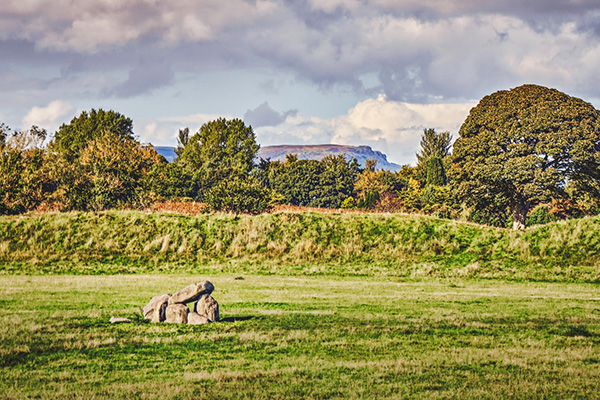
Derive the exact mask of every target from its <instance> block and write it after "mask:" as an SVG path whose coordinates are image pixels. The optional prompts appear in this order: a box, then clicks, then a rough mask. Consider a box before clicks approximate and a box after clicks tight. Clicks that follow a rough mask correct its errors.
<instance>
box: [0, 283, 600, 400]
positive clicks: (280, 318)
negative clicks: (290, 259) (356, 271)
mask: <svg viewBox="0 0 600 400" xmlns="http://www.w3.org/2000/svg"><path fill="white" fill-rule="evenodd" d="M204 279H208V280H210V281H211V282H213V283H214V285H215V287H216V289H215V292H214V293H213V296H214V297H215V298H216V299H217V300H218V301H219V303H220V305H221V316H222V318H224V319H225V321H224V322H220V323H214V324H210V325H202V326H182V325H170V324H149V323H143V322H134V323H131V324H115V325H111V324H110V323H109V322H108V320H109V318H110V317H111V316H126V317H127V316H134V315H135V314H136V313H137V312H139V309H140V308H141V307H143V306H144V305H145V303H146V302H147V301H148V300H149V299H150V297H152V296H154V295H156V294H162V293H165V292H171V293H172V292H174V291H176V290H178V289H180V288H182V287H184V286H185V285H187V284H189V283H192V282H195V281H199V280H204ZM0 377H1V378H0V398H3V399H23V398H42V399H50V398H51V399H56V398H61V399H63V398H64V399H69V398H86V399H103V398H139V399H154V398H156V399H159V398H178V399H188V398H207V399H278V398H279V399H281V398H309V399H327V398H346V399H358V398H361V399H384V398H394V399H395V398H410V399H413V398H423V399H431V398H460V399H465V398H490V399H492V398H547V399H550V398H556V399H564V398H581V399H593V398H600V290H599V288H598V286H597V285H595V284H591V283H550V282H547V283H544V282H507V281H500V280H474V279H459V278H449V279H437V278H427V279H424V280H415V279H407V280H405V279H403V278H397V277H383V278H382V277H352V276H318V277H310V276H285V275H276V276H259V275H238V274H226V273H215V274H214V275H197V274H195V275H174V274H154V275H101V276H85V275H79V276H73V275H47V276H39V275H29V276H28V275H6V274H5V275H2V276H0Z"/></svg>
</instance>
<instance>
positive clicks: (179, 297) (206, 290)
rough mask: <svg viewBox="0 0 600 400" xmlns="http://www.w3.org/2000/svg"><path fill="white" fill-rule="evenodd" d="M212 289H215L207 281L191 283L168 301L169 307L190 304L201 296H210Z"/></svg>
mask: <svg viewBox="0 0 600 400" xmlns="http://www.w3.org/2000/svg"><path fill="white" fill-rule="evenodd" d="M214 289H215V287H214V286H213V284H212V283H210V282H209V281H204V282H200V283H192V284H191V285H189V286H186V287H184V288H183V289H181V290H180V291H179V292H177V293H175V294H174V295H173V296H172V297H171V298H170V299H169V305H171V304H187V303H191V302H192V301H196V300H198V299H199V298H200V296H202V295H205V294H211V293H212V291H213V290H214Z"/></svg>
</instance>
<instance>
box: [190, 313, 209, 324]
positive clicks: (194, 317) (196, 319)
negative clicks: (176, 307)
mask: <svg viewBox="0 0 600 400" xmlns="http://www.w3.org/2000/svg"><path fill="white" fill-rule="evenodd" d="M210 322H211V321H210V320H209V319H208V318H206V317H205V316H204V315H200V314H198V313H197V312H191V313H189V314H188V322H187V323H188V325H202V324H208V323H210Z"/></svg>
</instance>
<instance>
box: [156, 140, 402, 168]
mask: <svg viewBox="0 0 600 400" xmlns="http://www.w3.org/2000/svg"><path fill="white" fill-rule="evenodd" d="M154 148H155V149H156V151H157V152H158V154H160V155H162V156H164V157H165V158H166V159H167V161H169V162H172V161H174V160H175V158H177V155H176V154H175V147H169V146H155V147H154ZM287 154H297V155H298V158H299V159H301V160H321V159H322V158H323V157H326V156H329V155H334V156H336V155H339V154H345V155H346V158H347V159H348V160H351V159H352V158H356V160H357V161H358V163H359V164H360V165H361V166H363V167H364V166H365V162H366V160H367V159H374V160H377V169H385V170H388V171H400V169H401V168H402V166H401V165H399V164H395V163H391V162H389V161H388V159H387V156H386V155H385V154H383V153H382V152H380V151H377V150H373V149H372V148H371V147H370V146H345V145H340V144H310V145H308V144H307V145H296V144H282V145H277V146H261V148H260V150H259V151H258V154H257V155H256V156H257V157H258V158H264V159H267V158H268V159H270V160H271V161H285V156H286V155H287Z"/></svg>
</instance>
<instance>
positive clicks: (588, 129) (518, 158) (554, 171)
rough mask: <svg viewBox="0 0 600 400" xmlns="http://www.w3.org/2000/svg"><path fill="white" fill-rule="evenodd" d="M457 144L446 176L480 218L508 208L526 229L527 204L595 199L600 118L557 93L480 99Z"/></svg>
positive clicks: (527, 89) (533, 90)
mask: <svg viewBox="0 0 600 400" xmlns="http://www.w3.org/2000/svg"><path fill="white" fill-rule="evenodd" d="M459 134H460V137H459V138H458V139H457V140H456V142H455V143H454V151H453V163H452V171H451V173H450V174H449V176H450V177H451V178H452V180H453V187H454V191H455V194H456V197H457V199H459V200H460V201H462V202H464V203H466V204H467V205H470V206H472V207H474V208H475V210H479V213H482V212H483V213H485V212H486V210H499V212H502V210H506V209H507V208H508V209H509V210H510V212H511V215H512V221H513V229H522V228H524V227H525V222H526V216H527V213H528V211H529V208H530V206H531V205H535V204H537V203H543V202H548V201H549V200H551V199H552V198H559V197H561V196H565V195H566V191H565V189H566V187H567V185H569V186H572V187H573V188H574V189H572V190H575V192H577V193H591V194H592V195H593V196H594V197H596V198H597V197H598V196H599V195H600V190H599V189H600V185H599V178H600V168H599V167H600V152H599V150H600V113H599V112H598V110H596V109H595V108H594V107H593V106H592V105H591V104H589V103H586V102H584V101H583V100H581V99H578V98H575V97H571V96H568V95H566V94H564V93H561V92H559V91H558V90H555V89H548V88H545V87H542V86H537V85H523V86H520V87H517V88H515V89H512V90H504V91H499V92H496V93H493V94H491V95H489V96H486V97H484V98H483V99H482V100H481V101H480V102H479V104H478V105H477V106H476V107H475V108H473V109H472V110H471V112H470V114H469V116H468V117H467V119H466V120H465V122H464V123H463V125H462V126H461V128H460V132H459Z"/></svg>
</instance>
